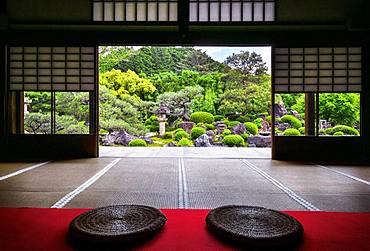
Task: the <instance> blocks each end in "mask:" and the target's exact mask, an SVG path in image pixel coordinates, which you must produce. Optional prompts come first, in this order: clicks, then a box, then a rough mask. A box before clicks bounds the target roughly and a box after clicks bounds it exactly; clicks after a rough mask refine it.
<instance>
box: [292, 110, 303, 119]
mask: <svg viewBox="0 0 370 251" xmlns="http://www.w3.org/2000/svg"><path fill="white" fill-rule="evenodd" d="M291 113H292V115H293V116H294V117H296V118H297V119H299V120H300V119H301V116H300V115H299V113H298V112H297V111H294V110H292V111H291Z"/></svg>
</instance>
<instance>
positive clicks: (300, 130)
mask: <svg viewBox="0 0 370 251" xmlns="http://www.w3.org/2000/svg"><path fill="white" fill-rule="evenodd" d="M298 131H299V133H300V134H302V135H304V134H305V128H304V127H300V128H298Z"/></svg>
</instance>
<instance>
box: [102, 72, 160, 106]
mask: <svg viewBox="0 0 370 251" xmlns="http://www.w3.org/2000/svg"><path fill="white" fill-rule="evenodd" d="M99 83H100V85H104V86H106V87H107V88H108V89H109V90H110V91H111V92H112V93H113V95H115V96H116V97H119V98H120V99H124V97H125V96H127V95H130V96H133V97H135V98H139V99H141V100H151V99H152V96H151V95H152V94H153V93H154V92H155V90H156V88H155V86H154V85H153V84H152V82H150V80H148V79H145V78H141V77H139V76H138V75H137V74H136V73H135V72H134V71H131V70H128V71H127V72H122V71H120V70H115V69H113V70H111V71H108V72H104V73H101V74H100V75H99Z"/></svg>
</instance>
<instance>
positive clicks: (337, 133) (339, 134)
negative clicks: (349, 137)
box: [333, 132, 344, 136]
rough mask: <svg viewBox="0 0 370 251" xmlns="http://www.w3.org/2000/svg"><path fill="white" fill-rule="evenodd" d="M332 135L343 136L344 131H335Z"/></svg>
mask: <svg viewBox="0 0 370 251" xmlns="http://www.w3.org/2000/svg"><path fill="white" fill-rule="evenodd" d="M333 136H344V132H336V133H334V134H333Z"/></svg>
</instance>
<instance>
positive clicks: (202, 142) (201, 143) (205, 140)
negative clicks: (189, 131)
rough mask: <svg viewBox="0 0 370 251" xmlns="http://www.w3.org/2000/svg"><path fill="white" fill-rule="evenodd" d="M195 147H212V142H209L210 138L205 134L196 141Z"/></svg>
mask: <svg viewBox="0 0 370 251" xmlns="http://www.w3.org/2000/svg"><path fill="white" fill-rule="evenodd" d="M195 146H196V147H210V146H212V145H211V143H210V141H209V136H208V135H207V134H203V135H201V136H199V137H198V138H197V139H196V140H195Z"/></svg>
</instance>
